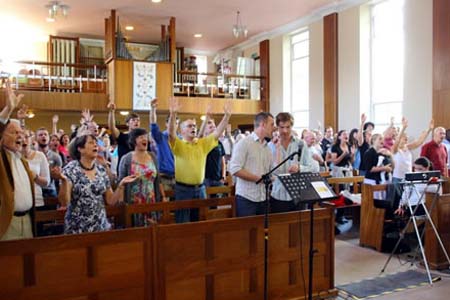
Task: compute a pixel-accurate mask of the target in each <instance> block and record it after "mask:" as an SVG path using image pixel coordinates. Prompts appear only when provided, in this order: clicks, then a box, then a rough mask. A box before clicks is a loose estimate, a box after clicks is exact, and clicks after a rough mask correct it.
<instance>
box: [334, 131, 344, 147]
mask: <svg viewBox="0 0 450 300" xmlns="http://www.w3.org/2000/svg"><path fill="white" fill-rule="evenodd" d="M346 131H347V130H345V129H342V130H339V131H338V133H337V135H336V140H335V141H334V144H335V145H340V144H341V139H340V137H339V136H340V135H342V133H344V132H346Z"/></svg>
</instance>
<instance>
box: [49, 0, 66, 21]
mask: <svg viewBox="0 0 450 300" xmlns="http://www.w3.org/2000/svg"><path fill="white" fill-rule="evenodd" d="M45 8H46V9H47V10H48V17H47V19H46V20H47V22H54V21H55V20H56V17H59V16H62V17H67V15H68V14H69V9H70V7H69V5H66V4H63V3H62V2H60V1H50V2H49V3H48V4H47V5H46V6H45Z"/></svg>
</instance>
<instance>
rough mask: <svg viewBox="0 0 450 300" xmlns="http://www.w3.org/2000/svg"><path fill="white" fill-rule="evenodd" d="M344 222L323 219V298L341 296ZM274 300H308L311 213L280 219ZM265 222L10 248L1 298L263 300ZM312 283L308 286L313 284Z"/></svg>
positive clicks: (319, 271)
mask: <svg viewBox="0 0 450 300" xmlns="http://www.w3.org/2000/svg"><path fill="white" fill-rule="evenodd" d="M333 224H334V220H333V212H332V210H330V209H319V210H316V211H315V229H314V242H315V243H314V247H315V248H316V249H317V251H318V252H317V253H316V254H315V259H314V294H315V295H321V296H322V297H331V296H333V295H336V294H337V293H336V290H335V289H334V226H333ZM270 226H271V227H270V243H269V272H270V273H269V274H270V275H269V298H270V299H280V300H284V299H286V300H287V299H300V298H305V297H306V295H305V294H304V291H305V290H306V289H307V288H306V287H305V286H304V281H303V278H307V277H308V276H307V274H308V245H309V212H308V211H303V212H295V213H287V214H277V215H271V216H270ZM263 258H264V228H263V216H255V217H248V218H233V219H224V220H211V221H204V222H197V223H190V224H176V225H156V226H150V227H144V228H132V229H125V230H115V231H109V232H99V233H89V234H79V235H64V236H58V237H45V238H34V239H27V240H19V241H7V242H6V241H4V242H0V266H1V267H2V271H1V272H0V299H2V300H3V299H8V300H9V299H17V300H25V299H35V300H39V299H48V300H75V299H76V300H90V299H111V300H116V299H117V300H119V299H120V300H172V299H184V300H190V299H192V300H194V299H195V300H198V299H227V300H228V299H229V300H233V299H250V300H252V299H262V293H263V266H264V261H263ZM305 285H306V286H307V285H308V282H305Z"/></svg>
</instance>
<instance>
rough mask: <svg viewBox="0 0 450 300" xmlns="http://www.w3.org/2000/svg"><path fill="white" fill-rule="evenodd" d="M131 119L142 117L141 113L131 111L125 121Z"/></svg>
mask: <svg viewBox="0 0 450 300" xmlns="http://www.w3.org/2000/svg"><path fill="white" fill-rule="evenodd" d="M131 119H140V118H139V115H137V114H135V113H131V114H129V115H128V116H127V118H126V119H125V123H128V122H129V121H130V120H131Z"/></svg>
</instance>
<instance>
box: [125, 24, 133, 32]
mask: <svg viewBox="0 0 450 300" xmlns="http://www.w3.org/2000/svg"><path fill="white" fill-rule="evenodd" d="M125 30H128V31H133V30H134V27H133V26H131V25H128V26H125Z"/></svg>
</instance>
